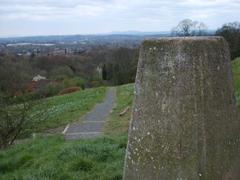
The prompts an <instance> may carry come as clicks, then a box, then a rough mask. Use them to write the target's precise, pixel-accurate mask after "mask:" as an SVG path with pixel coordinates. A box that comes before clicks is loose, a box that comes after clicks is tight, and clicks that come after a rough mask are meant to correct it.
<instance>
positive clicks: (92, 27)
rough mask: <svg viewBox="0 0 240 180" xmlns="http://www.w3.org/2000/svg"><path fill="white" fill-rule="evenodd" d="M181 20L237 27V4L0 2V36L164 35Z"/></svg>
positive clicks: (223, 0) (191, 0)
mask: <svg viewBox="0 0 240 180" xmlns="http://www.w3.org/2000/svg"><path fill="white" fill-rule="evenodd" d="M186 18H190V19H192V20H197V21H202V22H204V23H205V24H206V25H207V26H208V28H209V29H216V28H218V27H220V26H221V25H222V24H223V23H226V22H232V21H240V0H0V36H26V35H62V34H96V33H107V32H114V31H168V30H171V29H172V27H173V26H176V25H177V23H178V22H179V21H181V20H183V19H186Z"/></svg>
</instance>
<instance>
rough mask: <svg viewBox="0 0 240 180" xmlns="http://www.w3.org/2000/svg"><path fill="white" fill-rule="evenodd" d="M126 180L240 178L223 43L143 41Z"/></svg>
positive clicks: (211, 39)
mask: <svg viewBox="0 0 240 180" xmlns="http://www.w3.org/2000/svg"><path fill="white" fill-rule="evenodd" d="M135 91H136V92H135V93H136V94H135V100H134V106H133V116H132V120H131V125H130V129H129V141H128V147H127V152H126V159H125V167H124V180H185V179H188V180H195V179H204V180H205V179H206V180H222V179H234V180H239V179H240V176H239V173H240V169H239V167H240V163H239V156H240V153H239V150H240V146H239V144H240V140H239V134H240V128H239V127H240V123H239V122H240V121H239V119H238V118H237V108H236V104H235V97H234V89H233V82H232V73H231V63H230V56H229V50H228V45H227V43H226V41H225V40H224V39H223V38H220V37H200V38H197V37H190V38H163V39H158V40H148V41H145V42H143V44H142V46H141V50H140V58H139V64H138V71H137V77H136V83H135Z"/></svg>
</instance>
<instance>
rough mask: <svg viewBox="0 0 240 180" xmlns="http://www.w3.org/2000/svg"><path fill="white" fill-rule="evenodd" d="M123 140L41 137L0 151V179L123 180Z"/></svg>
mask: <svg viewBox="0 0 240 180" xmlns="http://www.w3.org/2000/svg"><path fill="white" fill-rule="evenodd" d="M125 148H126V138H125V137H118V138H114V139H111V138H98V139H91V140H89V139H88V140H79V141H73V142H65V141H64V139H63V138H62V137H60V136H59V137H41V138H37V139H35V140H30V141H29V142H27V143H25V144H18V145H15V147H14V148H10V149H7V150H4V151H0V179H4V180H5V179H6V180H11V179H24V180H28V179H29V180H37V179H44V180H47V179H76V180H85V179H89V180H93V179H100V180H101V179H102V180H107V179H109V180H110V179H111V180H114V179H116V180H118V179H122V168H123V157H124V154H125Z"/></svg>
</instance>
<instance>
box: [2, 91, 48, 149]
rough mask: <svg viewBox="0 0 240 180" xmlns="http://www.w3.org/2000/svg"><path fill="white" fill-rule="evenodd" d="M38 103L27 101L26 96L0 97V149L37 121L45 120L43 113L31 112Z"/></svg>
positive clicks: (12, 141)
mask: <svg viewBox="0 0 240 180" xmlns="http://www.w3.org/2000/svg"><path fill="white" fill-rule="evenodd" d="M39 102H40V101H29V100H28V98H27V97H26V96H22V97H6V96H5V97H3V96H1V97H0V149H1V148H5V147H7V146H9V145H11V144H13V143H14V141H15V140H16V139H17V138H19V137H20V136H22V135H23V134H24V133H26V130H27V129H32V128H33V127H34V126H35V125H36V124H37V121H39V120H43V119H45V118H46V116H45V113H43V112H40V111H39V112H35V113H32V112H31V111H32V109H33V108H34V106H36V105H37V104H38V103H39Z"/></svg>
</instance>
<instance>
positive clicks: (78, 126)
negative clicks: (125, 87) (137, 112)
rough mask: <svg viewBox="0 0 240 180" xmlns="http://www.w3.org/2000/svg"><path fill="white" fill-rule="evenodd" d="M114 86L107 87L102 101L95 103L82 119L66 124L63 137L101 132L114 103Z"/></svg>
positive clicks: (72, 137)
mask: <svg viewBox="0 0 240 180" xmlns="http://www.w3.org/2000/svg"><path fill="white" fill-rule="evenodd" d="M115 91H116V90H115V88H109V89H108V91H107V94H106V97H105V100H104V102H102V103H99V104H97V105H96V106H95V107H94V108H93V109H92V110H91V111H90V112H89V113H87V114H86V115H85V116H84V117H83V120H82V121H80V122H75V123H72V124H69V125H67V127H66V128H65V130H64V132H63V133H64V134H65V139H67V140H75V139H80V138H92V137H98V136H100V135H101V134H102V132H103V127H104V123H105V121H106V119H107V117H108V115H109V114H110V112H111V110H112V107H113V106H114V103H115V96H116V92H115Z"/></svg>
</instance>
